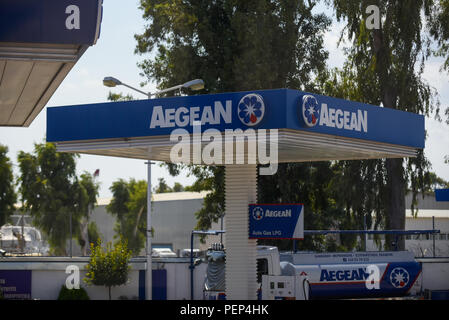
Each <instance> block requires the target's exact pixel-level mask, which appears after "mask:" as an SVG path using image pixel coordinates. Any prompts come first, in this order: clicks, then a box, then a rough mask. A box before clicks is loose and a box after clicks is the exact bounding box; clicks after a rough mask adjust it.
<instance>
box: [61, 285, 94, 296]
mask: <svg viewBox="0 0 449 320" xmlns="http://www.w3.org/2000/svg"><path fill="white" fill-rule="evenodd" d="M58 300H90V299H89V295H88V294H87V292H86V290H85V289H84V288H79V289H68V288H67V287H66V286H65V285H63V286H62V287H61V290H60V291H59V296H58Z"/></svg>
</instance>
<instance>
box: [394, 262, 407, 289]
mask: <svg viewBox="0 0 449 320" xmlns="http://www.w3.org/2000/svg"><path fill="white" fill-rule="evenodd" d="M409 280H410V275H409V274H408V272H407V270H405V269H404V268H402V267H397V268H394V269H393V270H392V271H391V273H390V282H391V284H392V285H393V287H395V288H398V289H400V288H404V287H405V286H406V285H407V284H408V282H409Z"/></svg>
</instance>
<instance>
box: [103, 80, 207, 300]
mask: <svg viewBox="0 0 449 320" xmlns="http://www.w3.org/2000/svg"><path fill="white" fill-rule="evenodd" d="M103 85H105V86H106V87H115V86H119V85H122V86H125V87H128V88H130V89H133V90H134V91H137V92H139V93H142V94H144V95H146V96H147V97H148V99H151V96H155V95H158V94H161V93H165V92H169V91H174V90H178V89H182V88H188V89H191V90H194V91H197V90H201V89H203V88H204V81H203V80H201V79H195V80H191V81H187V82H186V83H183V84H180V85H177V86H174V87H171V88H168V89H164V90H161V91H157V92H155V93H150V92H148V93H147V92H143V91H141V90H139V89H137V88H134V87H132V86H130V85H127V84H126V83H123V82H121V81H120V80H118V79H117V78H114V77H105V78H104V79H103ZM151 164H153V162H151V161H148V162H147V166H148V167H147V168H148V173H147V174H148V181H147V184H148V189H147V232H146V236H147V269H146V299H147V300H151V299H152V294H153V293H152V289H153V279H152V272H153V271H152V264H153V262H152V257H151ZM192 237H193V236H192Z"/></svg>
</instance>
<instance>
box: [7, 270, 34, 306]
mask: <svg viewBox="0 0 449 320" xmlns="http://www.w3.org/2000/svg"><path fill="white" fill-rule="evenodd" d="M0 290H1V291H2V292H3V297H4V298H5V299H8V300H17V299H18V300H27V299H31V270H0Z"/></svg>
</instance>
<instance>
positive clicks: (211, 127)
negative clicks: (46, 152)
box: [47, 89, 424, 300]
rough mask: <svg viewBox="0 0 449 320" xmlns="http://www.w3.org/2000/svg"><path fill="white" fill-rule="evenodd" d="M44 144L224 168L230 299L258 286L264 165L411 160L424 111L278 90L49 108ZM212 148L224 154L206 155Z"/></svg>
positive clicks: (419, 144)
mask: <svg viewBox="0 0 449 320" xmlns="http://www.w3.org/2000/svg"><path fill="white" fill-rule="evenodd" d="M267 137H269V138H268V139H267ZM47 141H49V142H54V143H56V145H57V149H58V150H59V151H66V152H79V153H90V154H96V155H107V156H119V157H127V158H138V159H151V160H162V161H168V162H184V163H186V162H187V163H195V164H215V165H224V166H225V170H224V171H225V177H224V180H225V182H224V185H225V188H224V189H225V210H226V214H225V217H226V218H225V219H226V221H225V224H226V271H225V281H226V299H228V300H248V299H256V296H257V288H258V285H257V276H256V274H257V261H256V258H257V240H256V239H253V238H252V237H251V236H250V235H249V226H250V221H249V219H250V217H249V214H248V206H249V205H250V204H254V203H256V202H257V178H258V169H259V172H260V174H266V172H267V171H264V173H262V170H266V169H267V168H263V167H261V168H258V167H257V163H260V164H267V163H269V165H270V167H269V168H268V169H269V170H268V172H269V174H273V173H275V171H276V170H272V169H273V168H276V169H277V165H274V166H272V165H273V163H278V162H300V161H319V160H339V159H367V158H386V157H413V156H415V155H416V152H417V151H418V150H419V149H422V148H424V117H423V116H420V115H417V114H413V113H407V112H401V111H397V110H392V109H386V108H380V107H376V106H372V105H367V104H362V103H357V102H351V101H346V100H341V99H335V98H331V97H326V96H321V95H316V94H310V93H305V92H300V91H296V90H289V89H277V90H263V91H250V92H234V93H223V94H211V95H198V96H188V97H174V98H162V99H150V100H138V101H126V102H109V103H100V104H90V105H78V106H67V107H53V108H47ZM242 141H246V143H244V144H243V148H242ZM251 141H253V142H256V144H252V143H250V142H251ZM260 141H262V142H263V143H262V144H260ZM239 144H240V147H239ZM255 145H256V147H257V152H256V151H255V150H256V149H255V148H253V147H254V146H255ZM272 147H274V148H272ZM251 148H253V149H251ZM261 149H264V150H265V152H264V153H265V154H264V153H260V150H261ZM267 149H269V154H270V156H269V158H270V161H269V162H264V161H265V159H264V157H265V156H266V155H267V152H266V151H267ZM173 150H176V151H175V152H174V153H173ZM212 150H213V152H212ZM179 151H181V153H184V152H185V153H187V154H188V157H184V156H183V157H182V158H181V159H179V158H177V155H179ZM212 153H213V154H214V157H213V160H214V161H215V160H217V161H216V162H214V163H210V162H209V163H208V162H206V159H207V161H209V160H211V157H209V156H210V155H211V154H212ZM229 154H232V158H231V161H223V159H224V160H229V158H227V157H228V156H229ZM256 154H257V157H256ZM204 155H206V157H205V156H204ZM217 155H218V156H217ZM262 155H263V156H262ZM273 155H275V157H273ZM234 156H235V159H234ZM180 160H181V161H180ZM186 160H187V161H186ZM241 160H243V161H242V162H239V161H241ZM249 160H251V161H252V162H251V161H249ZM253 160H254V161H253ZM149 172H151V171H149ZM149 207H150V206H149ZM149 216H151V215H149ZM295 229H296V228H295ZM150 261H151V260H150Z"/></svg>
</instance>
